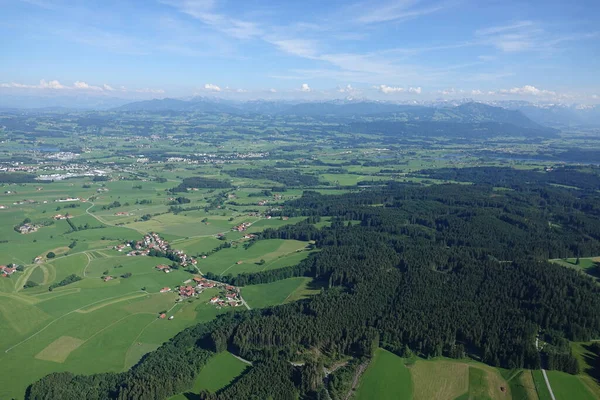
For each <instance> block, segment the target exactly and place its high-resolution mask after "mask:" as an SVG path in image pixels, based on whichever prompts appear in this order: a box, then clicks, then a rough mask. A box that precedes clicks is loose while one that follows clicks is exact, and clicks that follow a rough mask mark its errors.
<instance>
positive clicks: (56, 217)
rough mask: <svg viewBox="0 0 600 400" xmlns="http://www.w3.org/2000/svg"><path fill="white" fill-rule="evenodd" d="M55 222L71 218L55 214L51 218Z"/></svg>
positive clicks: (67, 215)
mask: <svg viewBox="0 0 600 400" xmlns="http://www.w3.org/2000/svg"><path fill="white" fill-rule="evenodd" d="M52 218H53V219H55V220H61V219H67V218H71V216H70V215H69V214H66V215H62V214H56V215H55V216H54V217H52Z"/></svg>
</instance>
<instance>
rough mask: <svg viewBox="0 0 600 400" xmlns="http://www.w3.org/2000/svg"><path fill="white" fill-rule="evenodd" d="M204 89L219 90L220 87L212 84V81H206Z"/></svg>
mask: <svg viewBox="0 0 600 400" xmlns="http://www.w3.org/2000/svg"><path fill="white" fill-rule="evenodd" d="M204 89H206V90H209V91H211V92H220V91H221V88H220V87H219V86H217V85H214V84H212V83H206V84H204Z"/></svg>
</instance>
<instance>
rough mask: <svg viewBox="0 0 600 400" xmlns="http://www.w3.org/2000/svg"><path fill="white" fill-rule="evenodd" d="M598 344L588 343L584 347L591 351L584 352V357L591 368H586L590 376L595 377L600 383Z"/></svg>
mask: <svg viewBox="0 0 600 400" xmlns="http://www.w3.org/2000/svg"><path fill="white" fill-rule="evenodd" d="M598 347H599V346H598V345H591V344H586V345H583V348H584V349H586V350H587V351H589V353H588V354H584V356H583V358H584V360H585V362H586V363H587V365H588V366H589V368H586V369H585V371H584V372H586V373H587V374H588V375H589V376H591V377H592V378H594V380H595V381H596V383H598V384H600V354H598V353H597V352H598Z"/></svg>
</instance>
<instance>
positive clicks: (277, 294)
mask: <svg viewBox="0 0 600 400" xmlns="http://www.w3.org/2000/svg"><path fill="white" fill-rule="evenodd" d="M310 281H311V279H310V278H304V277H298V278H289V279H284V280H281V281H275V282H271V283H263V284H260V285H251V286H246V287H243V288H242V289H241V290H242V296H243V297H244V300H246V302H247V303H248V305H249V306H250V307H252V308H263V307H269V306H276V305H279V304H283V303H285V302H287V300H288V298H289V297H290V296H291V295H292V294H294V293H295V292H296V291H302V290H303V289H305V288H306V286H307V284H309V282H310Z"/></svg>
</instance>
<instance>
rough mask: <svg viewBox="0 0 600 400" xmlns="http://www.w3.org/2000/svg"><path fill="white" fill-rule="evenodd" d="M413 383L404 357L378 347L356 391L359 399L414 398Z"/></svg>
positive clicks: (402, 399)
mask: <svg viewBox="0 0 600 400" xmlns="http://www.w3.org/2000/svg"><path fill="white" fill-rule="evenodd" d="M412 387H413V383H412V382H411V374H410V370H409V368H407V367H406V366H405V365H404V359H402V358H400V357H398V356H397V355H395V354H393V353H390V352H389V351H387V350H383V349H377V350H376V351H375V354H374V356H373V359H372V360H371V363H370V364H369V367H368V368H367V370H366V371H365V373H364V375H363V376H362V378H361V382H360V385H359V387H358V389H357V391H356V398H357V399H358V400H366V399H381V400H385V399H390V400H392V399H395V400H409V399H412V398H413V396H412V391H413V389H412Z"/></svg>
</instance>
